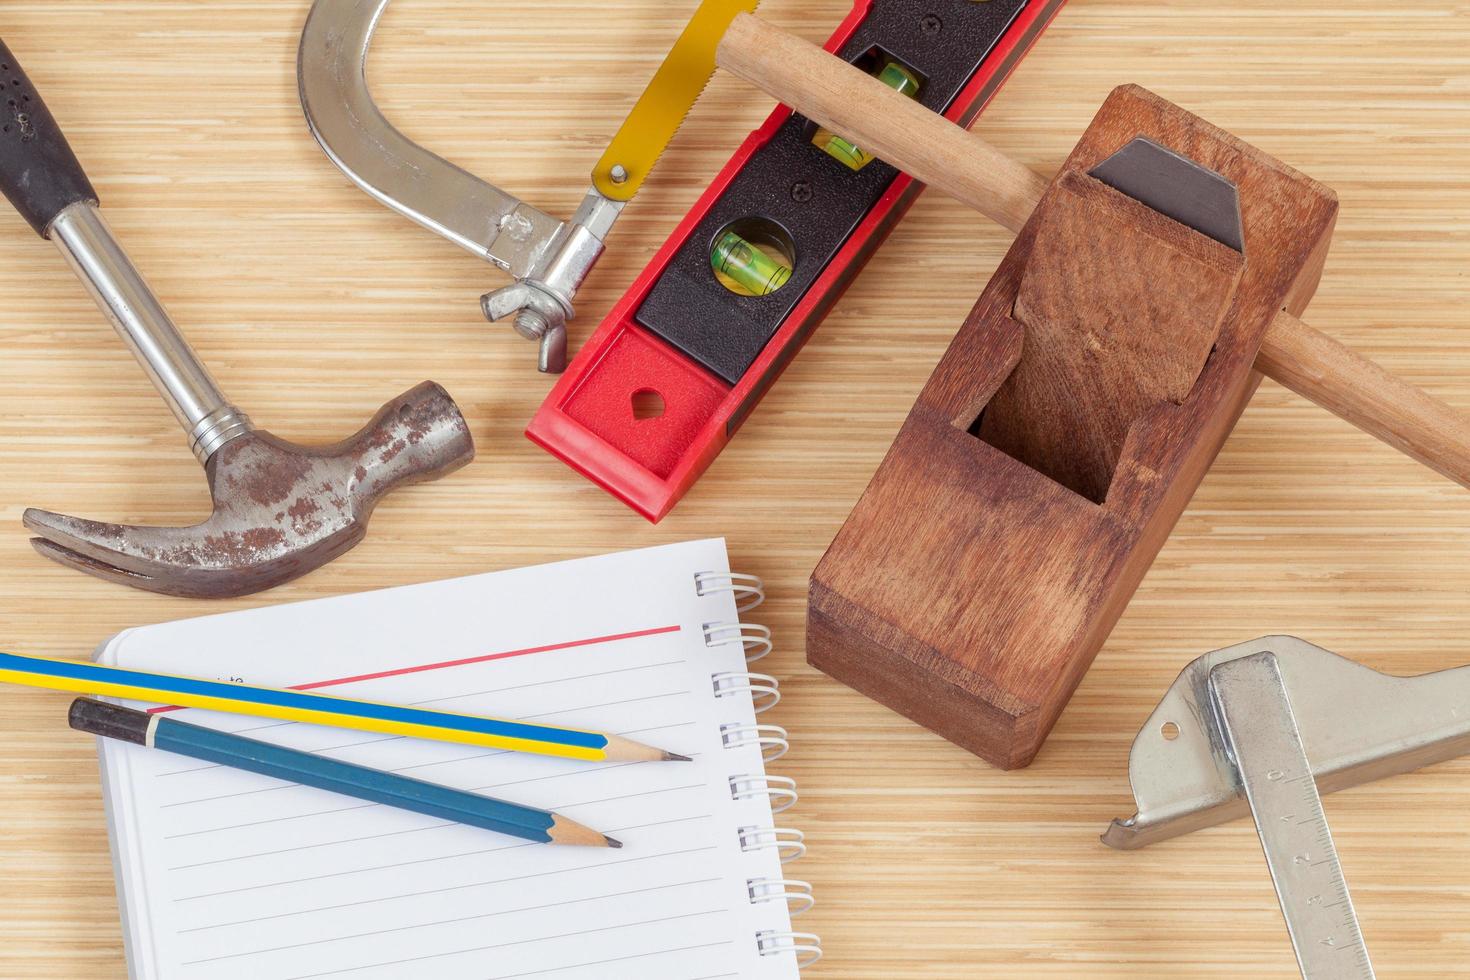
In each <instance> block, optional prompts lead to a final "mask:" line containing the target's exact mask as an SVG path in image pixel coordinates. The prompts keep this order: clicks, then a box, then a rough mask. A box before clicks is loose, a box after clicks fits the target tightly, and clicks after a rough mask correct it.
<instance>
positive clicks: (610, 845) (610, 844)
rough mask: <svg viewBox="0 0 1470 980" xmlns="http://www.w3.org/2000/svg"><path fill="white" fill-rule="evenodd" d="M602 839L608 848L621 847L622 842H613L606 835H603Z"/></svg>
mask: <svg viewBox="0 0 1470 980" xmlns="http://www.w3.org/2000/svg"><path fill="white" fill-rule="evenodd" d="M602 839H603V840H605V841H607V846H608V847H622V846H623V842H622V841H620V840H614V839H613V838H611V837H609V836H607V835H606V834H603V836H602Z"/></svg>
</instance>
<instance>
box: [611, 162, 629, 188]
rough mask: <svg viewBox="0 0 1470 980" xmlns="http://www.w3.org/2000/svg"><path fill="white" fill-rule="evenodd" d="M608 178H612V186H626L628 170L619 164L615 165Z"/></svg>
mask: <svg viewBox="0 0 1470 980" xmlns="http://www.w3.org/2000/svg"><path fill="white" fill-rule="evenodd" d="M608 176H610V177H611V178H612V182H613V183H614V184H626V183H627V182H628V168H627V167H625V166H623V165H622V164H621V163H615V164H613V168H612V171H611V173H609V174H608Z"/></svg>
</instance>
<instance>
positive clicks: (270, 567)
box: [24, 382, 475, 598]
mask: <svg viewBox="0 0 1470 980" xmlns="http://www.w3.org/2000/svg"><path fill="white" fill-rule="evenodd" d="M474 456H475V447H474V441H473V440H472V439H471V437H470V432H469V426H468V425H467V424H466V423H465V420H464V416H463V415H461V414H460V411H459V408H458V407H457V406H456V405H455V404H454V401H453V399H451V398H450V397H449V393H448V392H446V391H445V390H444V389H443V388H441V387H440V386H439V385H437V384H434V383H433V382H424V383H423V384H421V385H419V386H418V387H416V388H414V389H412V390H411V391H409V392H407V393H405V394H404V395H402V396H400V397H399V398H395V399H394V400H393V401H391V402H389V403H388V404H387V405H384V406H383V408H382V409H380V410H379V411H378V414H377V415H376V416H374V417H373V420H372V421H371V422H369V423H368V424H367V425H366V426H365V427H364V428H363V429H362V430H361V431H360V432H358V433H357V434H356V435H354V436H352V437H351V438H349V439H347V440H345V441H343V442H340V443H337V444H336V445H333V446H322V447H305V446H297V445H293V444H292V443H289V442H286V441H285V440H284V439H279V438H277V437H275V436H273V435H271V434H270V433H268V432H260V431H256V432H250V433H248V434H246V435H243V436H239V437H237V438H235V439H233V440H231V441H230V442H228V443H226V444H225V445H224V446H223V447H222V448H220V449H219V451H217V452H216V453H215V454H214V456H212V457H211V458H210V460H209V463H208V464H207V465H206V466H205V473H206V474H207V476H208V479H209V489H210V495H211V497H212V498H213V500H214V513H213V514H211V515H210V517H209V518H208V519H207V520H205V521H204V522H203V523H200V524H196V525H194V526H192V527H136V526H130V525H124V524H102V523H99V522H97V521H88V520H82V519H80V518H76V517H67V516H64V515H62V514H53V513H50V512H48V511H41V510H34V509H32V510H27V511H26V512H25V517H24V521H25V525H26V527H28V528H30V529H31V530H32V531H34V532H36V534H38V535H40V537H38V538H36V539H34V540H33V541H32V544H33V545H34V546H35V548H36V550H37V551H38V552H40V553H41V554H43V555H45V556H46V557H48V558H51V559H54V560H55V561H58V562H60V563H61V564H63V565H67V566H69V567H71V568H75V569H78V570H80V571H83V572H87V573H88V574H90V575H95V576H97V577H98V578H103V579H107V580H108V581H110V582H119V583H121V584H124V585H130V586H133V587H134V588H138V589H146V590H148V591H150V592H161V593H164V594H167V595H177V596H186V597H191V598H228V597H232V596H242V595H249V594H250V593H252V592H260V591H262V590H264V589H269V588H272V587H274V586H276V585H280V584H281V583H283V582H288V581H290V580H291V579H294V578H297V577H298V576H301V575H305V574H306V573H307V572H310V571H311V570H313V569H315V568H317V567H319V566H321V565H325V564H326V563H327V562H329V561H331V560H332V559H334V558H336V557H337V556H338V555H341V554H343V553H344V552H346V551H348V550H349V549H350V548H352V547H353V546H354V545H356V544H357V543H358V542H359V541H361V540H362V538H363V536H364V535H366V533H367V523H368V518H369V517H371V516H372V512H373V507H374V506H376V504H377V502H378V500H379V498H381V497H382V496H383V495H384V494H385V493H387V492H388V491H390V490H392V489H393V488H394V487H396V486H398V485H400V484H405V483H419V482H422V481H425V480H433V479H437V478H438V477H441V476H444V475H445V474H447V473H451V472H453V471H454V470H457V469H459V468H460V467H461V466H464V465H465V464H466V463H468V462H469V461H470V460H472V459H473V458H474Z"/></svg>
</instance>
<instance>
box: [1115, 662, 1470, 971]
mask: <svg viewBox="0 0 1470 980" xmlns="http://www.w3.org/2000/svg"><path fill="white" fill-rule="evenodd" d="M1467 753H1470V667H1458V668H1455V669H1453V670H1444V671H1440V672H1438V673H1434V674H1426V675H1424V676H1422V677H1392V676H1389V675H1387V674H1381V673H1379V672H1377V671H1375V670H1371V669H1369V668H1367V667H1364V666H1362V665H1361V664H1357V663H1354V662H1353V661H1351V660H1347V659H1345V658H1343V657H1339V656H1338V655H1337V654H1335V653H1332V652H1330V651H1328V650H1324V649H1322V648H1321V647H1317V646H1313V645H1312V644H1310V643H1307V642H1305V641H1303V640H1299V639H1296V638H1295V637H1290V636H1268V637H1263V638H1261V639H1259V640H1252V641H1251V642H1249V643H1242V644H1240V645H1239V646H1234V647H1230V648H1228V649H1225V650H1217V651H1216V652H1214V653H1211V654H1208V655H1206V656H1204V657H1201V658H1200V659H1199V660H1196V661H1195V662H1194V663H1192V664H1190V665H1189V666H1188V667H1186V668H1185V669H1184V672H1183V673H1182V674H1180V675H1179V679H1178V680H1176V681H1175V682H1174V685H1173V687H1171V688H1170V689H1169V692H1168V694H1166V695H1165V696H1164V699H1163V700H1162V701H1161V702H1160V703H1159V706H1158V708H1157V709H1155V711H1154V713H1153V715H1152V716H1150V718H1149V720H1148V721H1147V722H1146V723H1145V724H1144V726H1143V729H1142V730H1141V731H1140V732H1139V734H1138V738H1137V739H1136V740H1135V741H1134V743H1133V750H1132V753H1131V754H1130V756H1129V763H1128V776H1129V781H1130V783H1131V784H1132V787H1133V795H1134V798H1135V801H1136V803H1137V805H1138V812H1137V813H1136V814H1135V815H1134V816H1132V817H1129V818H1128V819H1126V820H1115V821H1113V824H1112V826H1111V827H1109V828H1108V831H1107V833H1105V834H1103V837H1102V840H1103V843H1105V844H1107V845H1108V846H1110V847H1115V848H1118V849H1120V850H1135V849H1137V848H1141V847H1146V846H1148V845H1150V844H1154V843H1157V842H1159V841H1162V840H1167V839H1169V838H1171V837H1177V836H1179V835H1181V834H1188V833H1192V832H1194V831H1196V830H1200V829H1203V828H1205V827H1212V826H1214V825H1216V824H1219V823H1224V822H1226V821H1228V820H1233V819H1235V818H1237V817H1241V816H1244V815H1245V814H1246V813H1247V812H1249V813H1250V814H1251V815H1252V816H1253V817H1254V818H1255V823H1256V830H1257V832H1258V833H1259V835H1260V838H1261V847H1262V849H1263V850H1264V851H1265V855H1266V864H1267V866H1268V868H1269V869H1270V872H1271V880H1272V883H1273V884H1274V885H1275V887H1276V895H1277V898H1278V899H1279V900H1280V903H1281V911H1282V913H1283V915H1284V916H1285V918H1286V925H1287V931H1288V932H1289V933H1290V935H1291V941H1292V945H1293V947H1294V948H1295V950H1296V956H1297V962H1298V965H1299V966H1300V967H1301V972H1302V976H1303V977H1306V978H1308V980H1372V977H1373V976H1374V973H1373V966H1372V963H1371V961H1370V959H1369V957H1368V950H1367V947H1366V945H1365V944H1364V941H1363V934H1362V931H1361V929H1360V927H1359V924H1358V916H1357V913H1356V911H1355V910H1354V908H1353V901H1352V897H1351V895H1350V894H1349V892H1348V886H1347V880H1346V878H1345V877H1344V875H1343V870H1342V864H1341V863H1340V861H1339V860H1338V856H1337V848H1336V845H1335V844H1334V842H1333V839H1332V832H1331V830H1330V829H1329V828H1328V825H1327V815H1326V813H1325V812H1324V810H1323V807H1322V799H1321V794H1324V793H1333V792H1336V791H1337V790H1341V789H1347V788H1349V787H1352V786H1359V785H1362V784H1363V783H1369V782H1373V781H1375V780H1379V779H1384V778H1387V777H1388V776H1394V775H1398V774H1400V773H1405V772H1411V771H1413V770H1415V769H1419V768H1422V767H1424V766H1428V765H1433V764H1434V763H1437V762H1444V761H1447V760H1449V759H1453V758H1456V757H1458V756H1462V755H1465V754H1467Z"/></svg>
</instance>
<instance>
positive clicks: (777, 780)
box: [730, 775, 800, 814]
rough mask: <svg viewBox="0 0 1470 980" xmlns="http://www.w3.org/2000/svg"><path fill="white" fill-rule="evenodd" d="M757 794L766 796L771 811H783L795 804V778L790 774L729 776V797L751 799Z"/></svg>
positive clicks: (796, 796) (796, 797)
mask: <svg viewBox="0 0 1470 980" xmlns="http://www.w3.org/2000/svg"><path fill="white" fill-rule="evenodd" d="M757 796H765V797H768V798H769V799H770V801H771V813H773V814H779V813H785V812H786V811H787V810H789V809H791V808H792V807H794V806H796V801H797V800H798V799H800V796H799V795H798V794H797V792H796V780H794V779H792V778H791V777H790V776H771V775H765V776H748V775H747V776H731V777H730V798H731V799H732V800H752V799H755V798H756V797H757Z"/></svg>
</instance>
